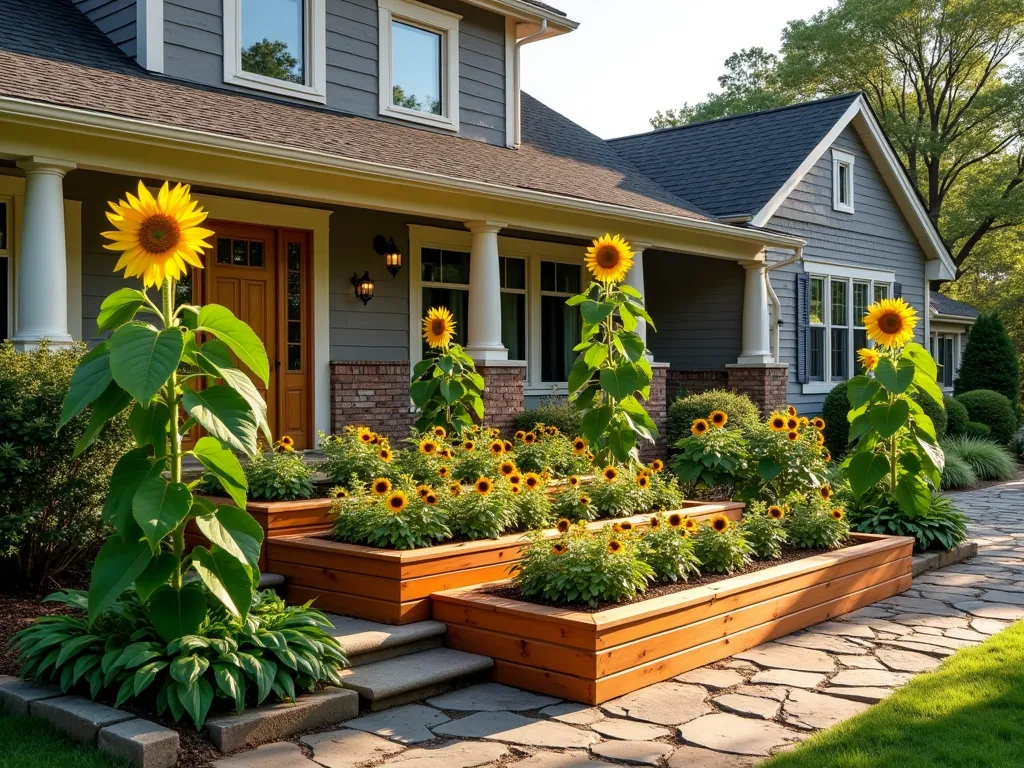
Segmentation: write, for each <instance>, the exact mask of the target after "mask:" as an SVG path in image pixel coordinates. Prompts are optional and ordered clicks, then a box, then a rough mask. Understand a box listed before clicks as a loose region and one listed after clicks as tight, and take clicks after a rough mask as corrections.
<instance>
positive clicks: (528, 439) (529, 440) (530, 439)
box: [523, 432, 537, 445]
mask: <svg viewBox="0 0 1024 768" xmlns="http://www.w3.org/2000/svg"><path fill="white" fill-rule="evenodd" d="M523 442H524V443H526V444H527V445H533V444H534V443H536V442H537V434H536V433H535V432H527V433H526V434H525V435H524V436H523Z"/></svg>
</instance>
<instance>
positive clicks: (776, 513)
mask: <svg viewBox="0 0 1024 768" xmlns="http://www.w3.org/2000/svg"><path fill="white" fill-rule="evenodd" d="M785 516H786V510H784V509H783V508H782V507H780V506H779V505H778V504H773V505H772V506H770V507H768V517H770V518H771V519H772V520H781V519H782V518H784V517H785Z"/></svg>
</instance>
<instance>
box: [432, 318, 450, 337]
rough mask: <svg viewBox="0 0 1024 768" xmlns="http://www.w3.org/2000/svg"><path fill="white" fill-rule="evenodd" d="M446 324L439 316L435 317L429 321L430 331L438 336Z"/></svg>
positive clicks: (445, 328)
mask: <svg viewBox="0 0 1024 768" xmlns="http://www.w3.org/2000/svg"><path fill="white" fill-rule="evenodd" d="M447 328H448V325H447V323H445V321H444V320H442V319H441V318H440V317H435V318H434V319H433V320H431V321H430V332H431V333H432V334H434V335H435V336H440V335H441V334H443V333H444V332H445V330H447Z"/></svg>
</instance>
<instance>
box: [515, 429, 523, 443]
mask: <svg viewBox="0 0 1024 768" xmlns="http://www.w3.org/2000/svg"><path fill="white" fill-rule="evenodd" d="M512 437H513V438H515V439H516V440H520V441H521V440H522V439H523V438H524V437H526V433H525V432H524V431H523V430H521V429H520V430H518V431H516V433H515V434H514V435H512Z"/></svg>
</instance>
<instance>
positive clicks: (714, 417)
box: [709, 411, 729, 427]
mask: <svg viewBox="0 0 1024 768" xmlns="http://www.w3.org/2000/svg"><path fill="white" fill-rule="evenodd" d="M709 418H710V419H711V423H712V424H714V425H715V426H716V427H724V426H725V425H726V424H728V423H729V414H727V413H726V412H725V411H712V412H711V416H710V417H709Z"/></svg>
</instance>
